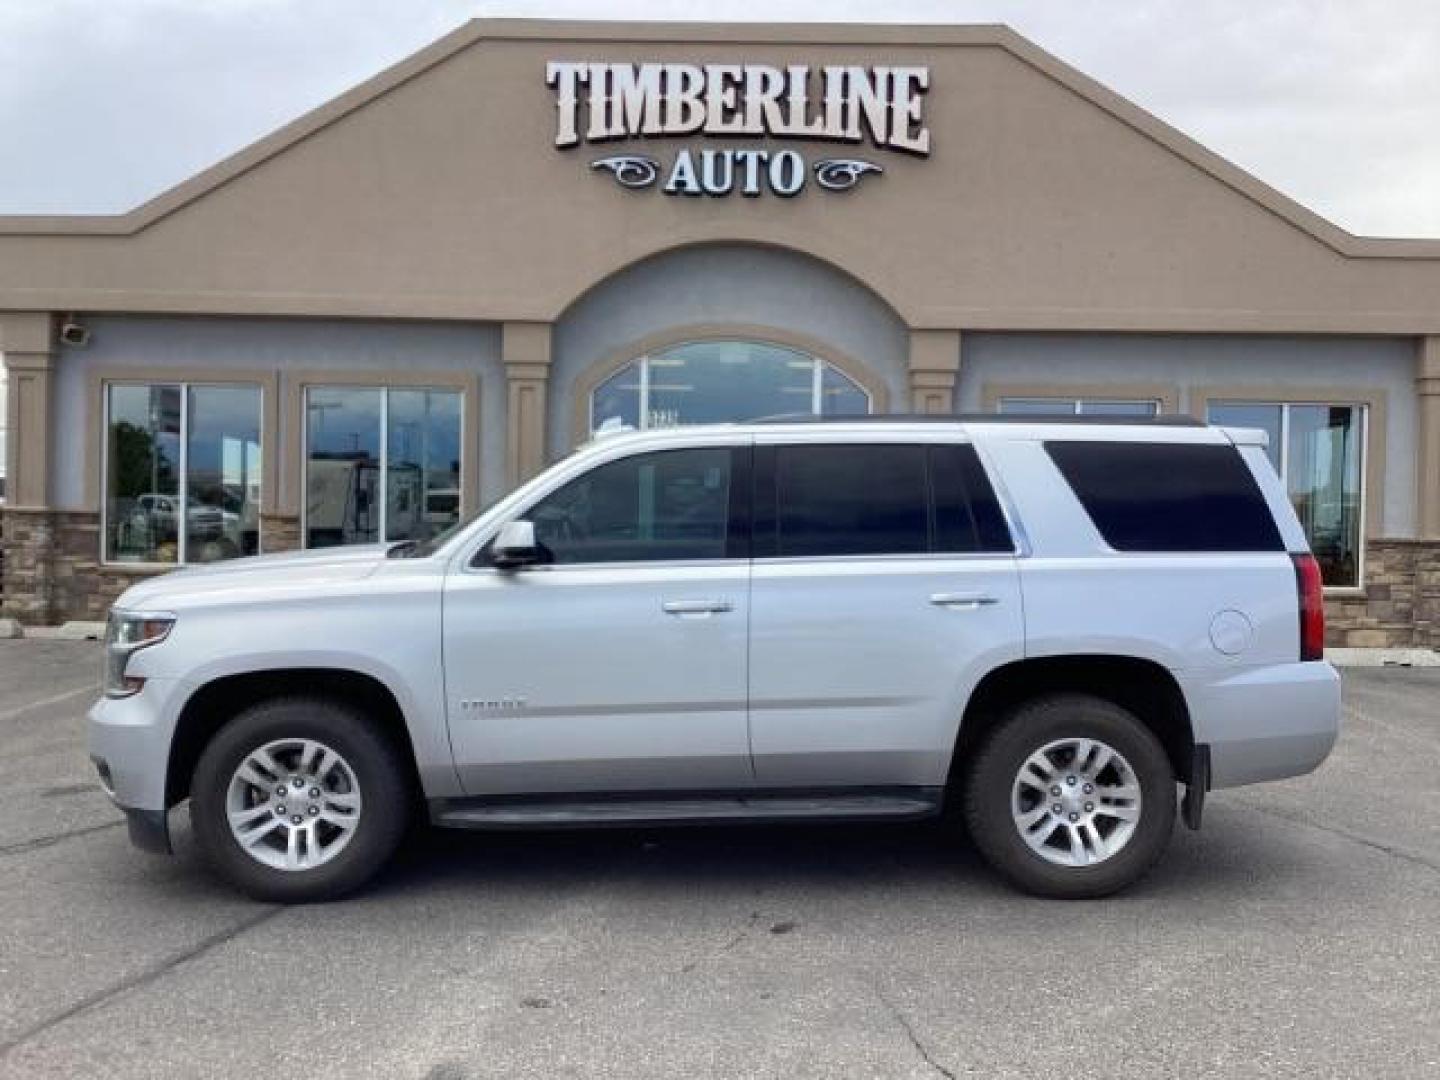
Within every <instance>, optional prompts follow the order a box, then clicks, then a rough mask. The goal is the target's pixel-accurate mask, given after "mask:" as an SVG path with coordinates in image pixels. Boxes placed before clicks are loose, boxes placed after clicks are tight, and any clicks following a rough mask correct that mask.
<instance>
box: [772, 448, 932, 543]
mask: <svg viewBox="0 0 1440 1080" xmlns="http://www.w3.org/2000/svg"><path fill="white" fill-rule="evenodd" d="M925 489H926V476H925V448H924V447H923V446H881V445H873V444H872V445H863V444H862V445H855V446H781V447H778V448H777V449H776V453H775V496H776V509H775V526H776V528H775V554H777V555H780V556H782V557H795V556H806V555H911V554H923V553H924V552H926V551H928V550H929V549H930V528H929V525H930V523H929V510H928V506H927V499H926V490H925Z"/></svg>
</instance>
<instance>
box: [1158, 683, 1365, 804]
mask: <svg viewBox="0 0 1440 1080" xmlns="http://www.w3.org/2000/svg"><path fill="white" fill-rule="evenodd" d="M1178 677H1179V679H1180V685H1181V688H1182V689H1183V690H1184V692H1185V699H1186V701H1187V702H1188V703H1189V706H1190V719H1191V723H1192V726H1193V727H1194V730H1195V741H1196V742H1197V743H1207V744H1209V746H1210V786H1211V787H1212V788H1226V787H1238V786H1240V785H1242V784H1257V783H1261V782H1263V781H1266V780H1281V779H1284V778H1285V777H1287V776H1300V775H1302V774H1304V773H1308V772H1311V771H1313V770H1314V769H1315V768H1317V767H1318V766H1319V765H1320V763H1321V762H1323V761H1324V760H1325V759H1326V758H1327V757H1328V756H1329V755H1330V751H1331V749H1332V748H1333V747H1334V746H1335V740H1336V738H1337V737H1338V736H1339V733H1340V676H1339V675H1338V674H1336V672H1335V669H1334V668H1332V667H1331V666H1330V665H1329V664H1327V663H1325V662H1323V661H1314V662H1307V663H1294V664H1275V665H1267V666H1265V667H1256V668H1243V669H1240V670H1236V671H1214V672H1210V671H1207V672H1187V673H1183V674H1181V675H1179V676H1178Z"/></svg>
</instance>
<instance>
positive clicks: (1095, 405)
mask: <svg viewBox="0 0 1440 1080" xmlns="http://www.w3.org/2000/svg"><path fill="white" fill-rule="evenodd" d="M1079 408H1080V412H1081V414H1083V415H1085V416H1156V415H1158V414H1159V412H1160V405H1159V403H1158V402H1154V401H1086V400H1082V401H1080V402H1079Z"/></svg>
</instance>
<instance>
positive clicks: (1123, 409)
mask: <svg viewBox="0 0 1440 1080" xmlns="http://www.w3.org/2000/svg"><path fill="white" fill-rule="evenodd" d="M996 411H998V412H1001V413H1004V414H1006V415H1009V416H1056V415H1060V416H1159V415H1160V402H1158V401H1154V400H1143V399H1137V400H1127V399H1101V398H1019V397H1007V398H1001V399H1000V402H999V407H998V409H997V410H996Z"/></svg>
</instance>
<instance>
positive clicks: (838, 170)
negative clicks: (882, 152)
mask: <svg viewBox="0 0 1440 1080" xmlns="http://www.w3.org/2000/svg"><path fill="white" fill-rule="evenodd" d="M884 171H885V169H884V167H883V166H880V165H876V164H875V163H874V162H873V161H861V160H860V159H859V158H826V159H825V160H824V161H817V162H815V182H816V183H817V184H819V185H820V186H821V187H822V188H824V189H825V190H826V191H849V190H850V189H851V188H853V187H854V186H855V185H856V184H858V183H859V182H860V178H861V177H862V176H864V175H865V174H866V173H882V172H884Z"/></svg>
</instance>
